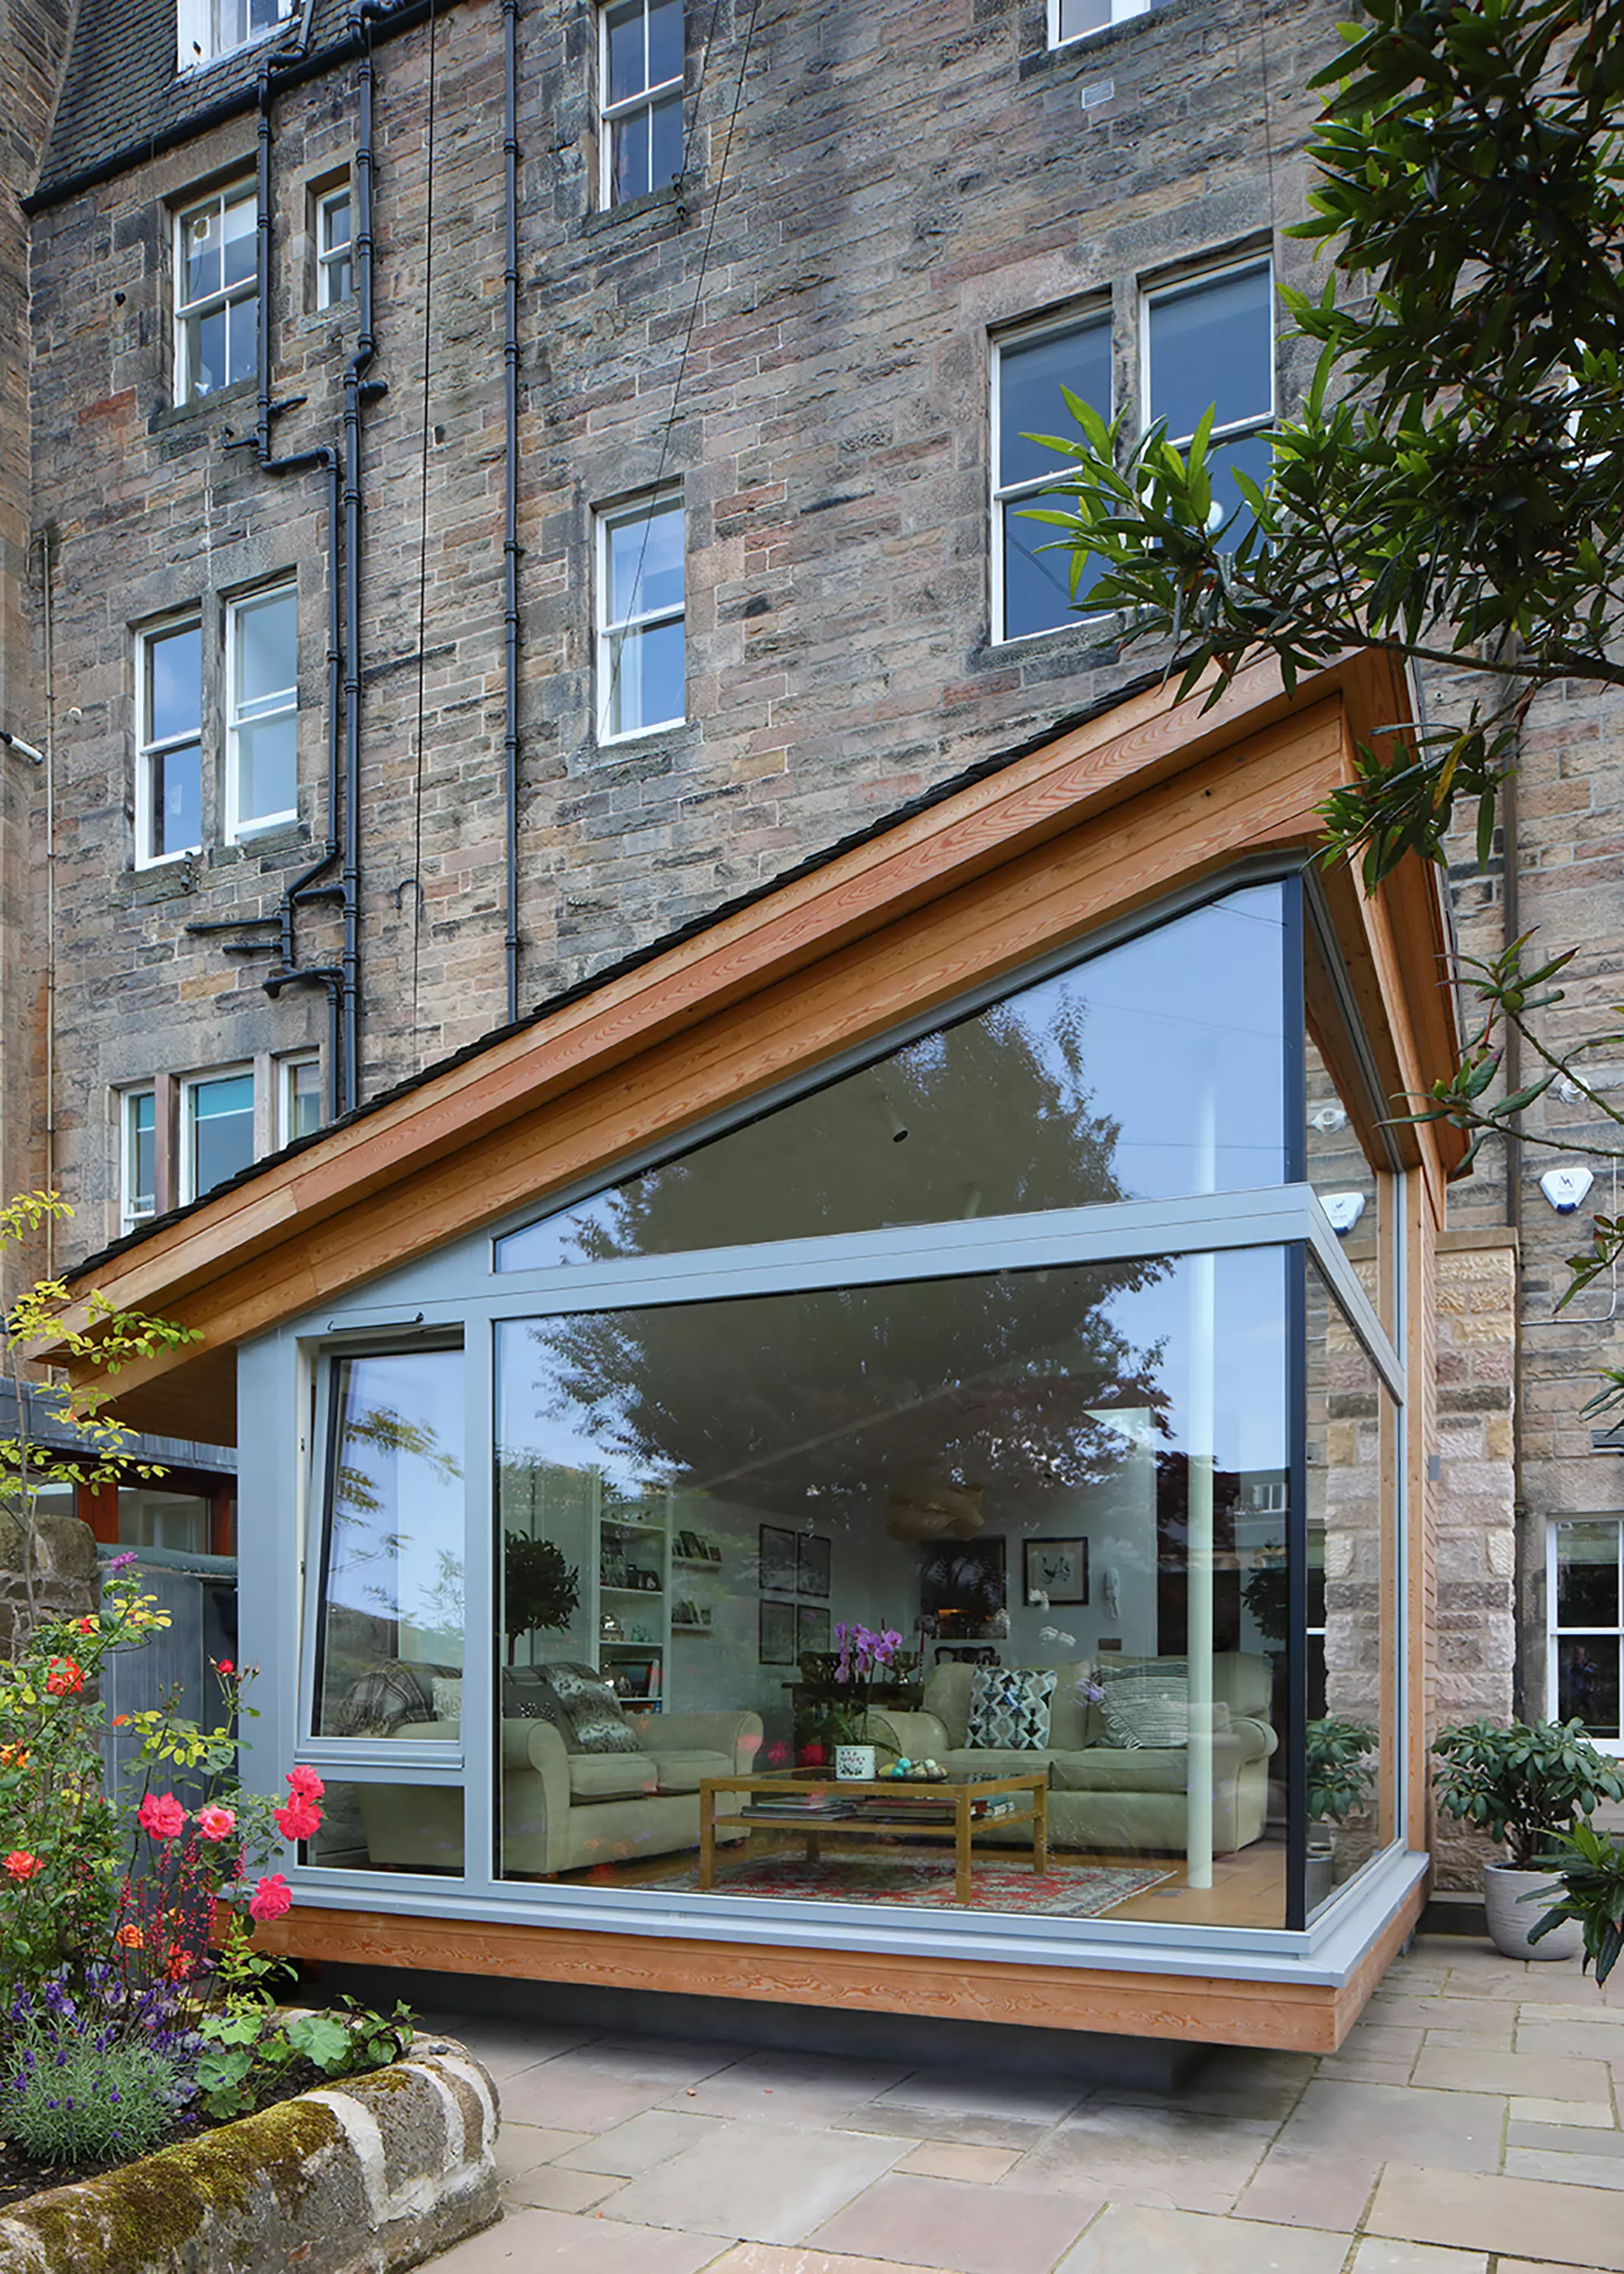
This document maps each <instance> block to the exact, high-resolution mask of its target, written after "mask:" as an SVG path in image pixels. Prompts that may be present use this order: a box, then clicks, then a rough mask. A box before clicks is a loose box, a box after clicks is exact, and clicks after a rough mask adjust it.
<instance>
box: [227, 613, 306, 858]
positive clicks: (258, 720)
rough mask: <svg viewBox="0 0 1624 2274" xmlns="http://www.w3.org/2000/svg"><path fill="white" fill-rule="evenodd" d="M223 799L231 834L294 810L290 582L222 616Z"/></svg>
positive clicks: (294, 621) (294, 650)
mask: <svg viewBox="0 0 1624 2274" xmlns="http://www.w3.org/2000/svg"><path fill="white" fill-rule="evenodd" d="M227 640H228V651H229V665H228V694H227V709H228V714H229V715H228V720H227V767H226V797H227V811H228V826H229V832H230V833H231V834H232V835H234V836H237V835H241V834H242V833H243V832H244V831H245V830H251V829H259V828H267V827H268V826H269V825H271V824H273V823H274V822H279V821H290V820H292V819H293V818H295V817H296V816H297V811H298V771H297V755H298V753H297V740H298V735H297V729H298V700H299V697H298V596H297V592H296V591H295V589H294V587H293V586H292V585H291V584H284V585H282V586H280V587H278V589H277V590H276V591H271V592H256V593H255V594H254V595H253V596H252V599H245V600H237V601H234V602H233V603H232V606H231V607H230V609H229V612H228V626H227Z"/></svg>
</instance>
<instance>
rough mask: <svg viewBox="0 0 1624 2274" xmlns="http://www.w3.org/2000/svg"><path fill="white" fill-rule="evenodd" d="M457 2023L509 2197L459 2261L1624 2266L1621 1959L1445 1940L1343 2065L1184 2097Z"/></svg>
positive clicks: (651, 2270)
mask: <svg viewBox="0 0 1624 2274" xmlns="http://www.w3.org/2000/svg"><path fill="white" fill-rule="evenodd" d="M433 2019H434V2024H435V2026H436V2027H443V2028H446V2029H450V2030H453V2031H454V2032H455V2033H456V2034H457V2035H459V2036H461V2037H462V2038H463V2039H464V2040H465V2042H467V2043H468V2044H470V2045H471V2046H472V2047H473V2048H474V2050H475V2051H477V2052H478V2053H479V2054H480V2056H481V2058H482V2059H485V2061H487V2062H488V2063H489V2065H490V2066H491V2067H492V2071H493V2073H494V2074H495V2075H496V2077H497V2079H498V2081H499V2084H500V2092H501V2098H502V2112H503V2126H502V2135H501V2141H500V2150H499V2153H500V2160H501V2164H502V2166H503V2170H504V2172H505V2175H506V2195H507V2202H508V2212H507V2217H506V2218H504V2220H503V2221H502V2223H501V2224H500V2225H499V2226H495V2227H492V2229H491V2230H490V2231H489V2232H488V2233H485V2234H483V2235H479V2236H477V2237H476V2238H475V2239H474V2240H472V2241H471V2242H465V2243H462V2244H461V2245H459V2246H458V2248H455V2249H454V2250H451V2251H448V2252H447V2253H446V2254H445V2255H444V2256H443V2257H440V2258H439V2259H437V2260H435V2261H434V2266H435V2270H436V2274H499V2270H500V2274H542V2270H545V2269H548V2268H553V2267H557V2268H560V2269H568V2274H699V2270H700V2269H702V2268H707V2269H710V2270H711V2274H1145V2270H1146V2269H1147V2268H1151V2267H1154V2268H1156V2269H1158V2270H1165V2274H1554V2270H1557V2269H1565V2268H1571V2267H1586V2268H1607V2269H1611V2270H1615V2274H1624V2129H1621V2128H1620V2122H1619V2108H1620V2100H1619V2094H1620V2087H1621V2086H1624V1969H1620V1979H1619V1980H1618V1982H1617V1983H1616V1984H1614V1985H1612V1986H1610V1988H1609V1990H1608V1991H1607V1992H1605V1994H1604V1993H1601V1992H1598V1990H1597V1988H1596V1985H1595V1984H1594V1983H1593V1982H1591V1981H1589V1980H1587V1979H1586V1978H1585V1977H1583V1975H1582V1974H1581V1973H1580V1970H1579V1968H1578V1966H1577V1964H1576V1963H1575V1964H1573V1965H1568V1964H1557V1965H1549V1964H1545V1965H1536V1966H1520V1965H1514V1964H1511V1963H1509V1962H1507V1961H1506V1960H1504V1959H1501V1958H1498V1957H1496V1956H1495V1955H1494V1954H1493V1953H1492V1951H1491V1950H1490V1949H1489V1947H1488V1946H1487V1945H1486V1944H1479V1943H1475V1942H1467V1941H1464V1940H1455V1939H1443V1938H1437V1939H1432V1940H1424V1941H1421V1942H1418V1943H1417V1945H1416V1947H1415V1949H1414V1951H1413V1953H1412V1954H1410V1956H1409V1957H1407V1958H1404V1959H1401V1960H1400V1961H1399V1962H1397V1963H1396V1964H1395V1966H1394V1967H1393V1968H1392V1969H1391V1970H1390V1972H1389V1973H1388V1975H1387V1978H1386V1980H1385V1981H1384V1982H1383V1983H1382V1984H1381V1987H1380V1991H1379V1992H1378V1993H1377V1995H1376V1997H1375V1998H1374V1999H1372V2003H1371V2005H1370V2007H1368V2009H1367V2011H1366V2013H1365V2017H1364V2019H1363V2020H1362V2021H1361V2022H1359V2024H1358V2026H1357V2029H1355V2030H1354V2031H1353V2034H1352V2036H1351V2037H1350V2039H1349V2041H1348V2044H1346V2046H1345V2047H1344V2049H1343V2051H1342V2052H1341V2053H1340V2054H1338V2055H1337V2056H1336V2057H1335V2059H1327V2060H1315V2059H1312V2058H1308V2057H1305V2056H1299V2055H1293V2054H1280V2053H1246V2052H1233V2053H1220V2054H1216V2055H1214V2057H1213V2058H1212V2059H1210V2060H1209V2061H1208V2062H1207V2064H1206V2066H1205V2067H1203V2069H1202V2070H1201V2071H1200V2072H1199V2074H1198V2075H1197V2076H1196V2077H1195V2078H1194V2079H1193V2080H1192V2082H1190V2083H1189V2084H1188V2085H1187V2086H1186V2087H1185V2088H1184V2090H1181V2091H1179V2092H1177V2093H1170V2094H1158V2093H1151V2092H1140V2091H1128V2090H1112V2089H1111V2088H1109V2086H1099V2085H1095V2086H1092V2087H1089V2088H1088V2089H1086V2090H1085V2089H1083V2088H1081V2087H1079V2086H1073V2085H1071V2084H1069V2083H1066V2082H1060V2081H1056V2080H1050V2079H1047V2078H1040V2079H1034V2080H1032V2081H1030V2082H1027V2081H1024V2080H1022V2079H1021V2078H1019V2077H1018V2076H1010V2075H999V2074H993V2073H990V2072H989V2073H986V2074H979V2075H974V2076H972V2075H966V2074H963V2073H962V2072H956V2071H951V2070H942V2069H934V2070H921V2069H914V2070H912V2071H910V2070H908V2069H906V2067H902V2066H897V2067H885V2066H883V2065H881V2064H879V2063H876V2062H871V2061H863V2060H857V2059H853V2060H837V2059H815V2058H810V2057H801V2056H793V2055H788V2054H770V2053H763V2052H750V2051H748V2050H741V2049H740V2048H737V2047H734V2048H729V2047H726V2046H723V2045H712V2044H693V2045H689V2044H681V2043H678V2042H675V2041H673V2040H668V2039H661V2038H652V2037H651V2038H646V2039H639V2038H630V2037H604V2036H599V2037H593V2036H591V2035H590V2034H589V2033H588V2032H587V2031H585V2030H573V2029H546V2028H541V2027H533V2028H532V2027H526V2026H524V2025H523V2024H522V2023H518V2022H512V2023H509V2022H493V2021H488V2020H477V2021H473V2020H459V2019H458V2018H457V2017H456V2016H455V2015H452V2014H437V2015H435V2016H434V2017H433Z"/></svg>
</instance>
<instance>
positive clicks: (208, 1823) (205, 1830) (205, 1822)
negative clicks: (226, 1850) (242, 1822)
mask: <svg viewBox="0 0 1624 2274" xmlns="http://www.w3.org/2000/svg"><path fill="white" fill-rule="evenodd" d="M236 1829H237V1818H236V1816H235V1814H234V1813H233V1811H231V1810H230V1809H229V1808H220V1807H217V1806H216V1805H215V1804H214V1803H213V1802H212V1801H211V1802H210V1803H209V1805H208V1806H207V1808H200V1809H199V1811H198V1830H199V1832H200V1833H201V1834H203V1837H204V1838H205V1840H229V1838H230V1837H231V1834H233V1833H234V1832H235V1831H236Z"/></svg>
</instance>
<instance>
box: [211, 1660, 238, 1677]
mask: <svg viewBox="0 0 1624 2274" xmlns="http://www.w3.org/2000/svg"><path fill="white" fill-rule="evenodd" d="M214 1671H215V1673H216V1674H217V1675H219V1676H220V1677H221V1679H222V1681H223V1680H224V1679H225V1677H226V1675H229V1674H235V1673H236V1672H237V1668H236V1667H235V1666H234V1665H233V1664H232V1662H231V1660H229V1658H217V1659H216V1660H214Z"/></svg>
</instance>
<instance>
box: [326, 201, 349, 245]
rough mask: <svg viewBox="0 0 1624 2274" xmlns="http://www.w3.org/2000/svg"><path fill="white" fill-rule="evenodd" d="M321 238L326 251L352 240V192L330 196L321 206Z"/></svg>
mask: <svg viewBox="0 0 1624 2274" xmlns="http://www.w3.org/2000/svg"><path fill="white" fill-rule="evenodd" d="M321 238H322V246H323V249H324V251H326V252H331V251H332V250H333V249H334V247H335V245H348V244H349V242H350V192H348V191H347V190H346V191H345V192H344V194H343V196H342V197H339V198H328V199H327V201H326V203H325V204H324V205H323V206H322V208H321Z"/></svg>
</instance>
